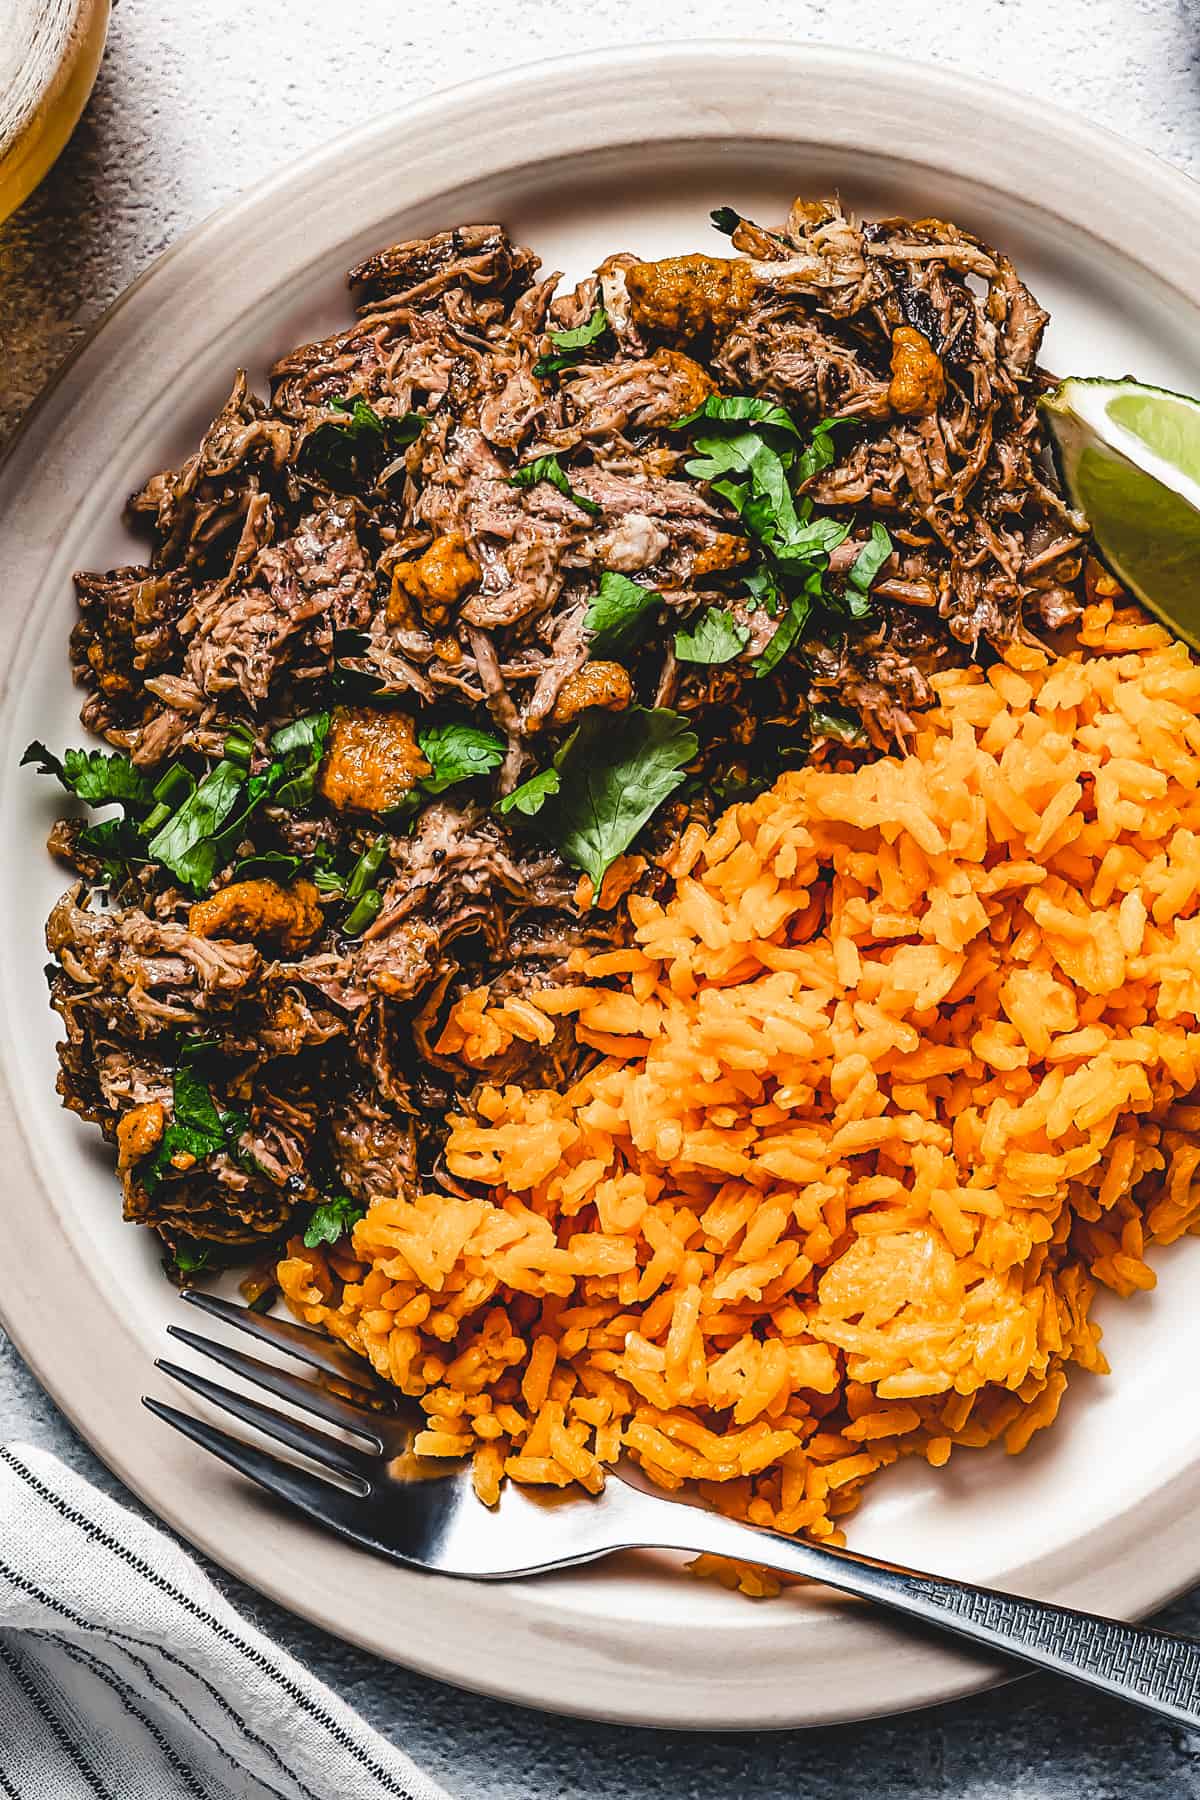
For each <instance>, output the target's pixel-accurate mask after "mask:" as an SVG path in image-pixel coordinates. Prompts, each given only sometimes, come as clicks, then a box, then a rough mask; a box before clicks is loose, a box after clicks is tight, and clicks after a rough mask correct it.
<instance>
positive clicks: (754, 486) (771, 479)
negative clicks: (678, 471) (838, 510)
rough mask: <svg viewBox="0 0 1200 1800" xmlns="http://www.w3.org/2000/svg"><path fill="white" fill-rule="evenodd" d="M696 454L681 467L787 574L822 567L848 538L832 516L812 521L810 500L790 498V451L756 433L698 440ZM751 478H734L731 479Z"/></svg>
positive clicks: (800, 575)
mask: <svg viewBox="0 0 1200 1800" xmlns="http://www.w3.org/2000/svg"><path fill="white" fill-rule="evenodd" d="M693 448H694V449H695V450H696V451H697V453H698V454H697V455H696V456H694V457H693V458H692V459H691V461H690V462H688V463H687V464H686V465H685V467H686V468H687V472H688V474H689V475H695V476H696V477H697V478H698V479H699V480H701V481H707V482H709V483H710V484H711V486H712V488H713V492H714V493H717V494H720V496H721V497H722V499H724V500H728V502H729V504H730V505H731V506H732V507H733V508H734V510H735V511H736V512H737V513H739V514H740V516H741V518H742V520H743V522H744V523H745V526H746V529H747V530H748V531H749V532H750V534H751V536H752V537H754V538H757V540H758V542H759V543H760V544H761V545H762V547H763V549H764V550H765V551H766V552H767V554H768V555H769V556H770V557H771V559H772V561H773V562H774V563H775V564H776V565H777V566H778V567H779V568H780V569H781V570H782V571H783V572H784V573H786V574H789V575H792V576H795V577H798V578H799V577H803V576H805V575H807V574H809V573H810V572H811V571H812V569H813V568H814V567H815V566H820V567H824V565H825V562H826V560H827V558H828V555H829V552H830V551H831V550H832V549H834V548H835V547H836V546H837V545H838V544H840V543H841V542H842V541H843V539H845V538H846V537H847V536H848V535H849V527H848V526H846V525H843V524H841V523H839V521H838V520H837V519H832V518H827V517H823V518H814V517H813V511H812V502H811V500H807V499H803V500H801V501H800V502H799V503H797V502H796V500H795V499H794V498H793V495H792V487H791V479H790V473H791V465H792V463H793V460H794V458H793V453H792V452H791V451H790V450H785V451H783V452H781V451H779V450H777V449H776V448H775V446H774V445H773V444H771V443H769V442H768V441H767V439H766V438H765V437H763V436H761V435H759V433H757V432H756V431H749V430H747V431H740V432H733V433H730V434H729V435H727V436H723V437H707V436H705V437H697V438H696V439H695V442H694V445H693ZM735 476H740V477H747V476H748V477H749V479H748V480H744V479H742V480H735V479H733V477H735Z"/></svg>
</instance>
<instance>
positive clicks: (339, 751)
mask: <svg viewBox="0 0 1200 1800" xmlns="http://www.w3.org/2000/svg"><path fill="white" fill-rule="evenodd" d="M429 773H430V765H429V763H428V762H427V761H426V760H425V757H424V756H423V755H422V754H421V747H420V745H419V744H418V743H417V733H416V727H415V726H414V724H413V722H412V720H411V719H410V718H409V716H408V714H407V713H402V712H384V711H382V710H381V709H380V708H378V707H373V706H338V707H335V708H334V712H333V718H332V720H331V721H330V726H329V738H328V741H327V744H326V751H325V760H324V762H323V763H322V765H321V774H320V777H319V786H320V789H321V792H322V794H324V796H325V798H326V800H328V802H329V804H330V806H333V807H336V808H337V810H338V811H339V812H367V813H386V812H390V811H391V810H392V808H393V807H395V806H399V805H400V803H401V802H402V801H403V799H404V798H405V796H406V795H407V794H408V793H410V792H411V791H412V789H413V788H414V787H415V786H416V785H417V783H418V781H420V780H421V779H422V778H423V777H424V776H426V775H428V774H429Z"/></svg>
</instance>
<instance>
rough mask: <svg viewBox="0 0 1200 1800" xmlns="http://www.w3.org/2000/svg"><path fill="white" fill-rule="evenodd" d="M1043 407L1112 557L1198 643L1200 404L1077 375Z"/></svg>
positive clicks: (1065, 476)
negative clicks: (1195, 474)
mask: <svg viewBox="0 0 1200 1800" xmlns="http://www.w3.org/2000/svg"><path fill="white" fill-rule="evenodd" d="M1041 408H1042V412H1043V416H1044V417H1045V420H1046V423H1047V425H1048V426H1049V429H1050V433H1051V438H1052V442H1053V446H1054V453H1055V460H1056V462H1057V465H1058V471H1059V475H1060V477H1061V480H1062V483H1063V487H1064V488H1065V490H1066V493H1067V497H1068V499H1069V500H1070V501H1071V504H1072V505H1073V506H1075V507H1076V508H1078V509H1079V510H1080V511H1081V512H1083V513H1084V514H1085V516H1086V517H1087V520H1088V523H1089V524H1090V526H1091V529H1092V533H1093V535H1094V537H1095V540H1096V544H1097V547H1098V548H1099V550H1100V552H1101V554H1102V555H1103V557H1104V560H1105V561H1106V562H1107V563H1108V565H1109V567H1110V568H1111V569H1112V570H1113V573H1114V574H1115V575H1116V576H1117V578H1118V579H1119V580H1120V581H1121V582H1122V584H1123V585H1124V586H1125V587H1126V588H1128V589H1129V591H1130V592H1131V593H1133V594H1134V595H1136V597H1137V598H1138V599H1139V600H1141V601H1142V602H1143V603H1144V604H1145V605H1146V606H1148V607H1149V608H1150V609H1151V611H1153V612H1154V613H1156V614H1157V615H1158V617H1159V618H1161V619H1162V620H1163V622H1164V623H1165V624H1167V625H1169V626H1170V627H1171V629H1172V630H1173V631H1175V632H1176V633H1177V634H1178V635H1179V636H1180V637H1182V638H1184V639H1186V641H1187V642H1188V643H1189V644H1191V645H1192V646H1193V647H1194V648H1197V649H1200V480H1197V479H1196V478H1195V476H1194V475H1193V474H1192V473H1191V470H1193V469H1195V470H1197V471H1200V401H1196V400H1194V399H1193V398H1191V396H1189V395H1187V394H1179V393H1175V392H1173V391H1172V390H1170V389H1168V388H1155V387H1150V386H1149V385H1147V384H1144V383H1140V382H1135V381H1132V380H1128V379H1127V380H1117V381H1114V380H1110V379H1106V378H1102V377H1081V376H1072V377H1070V378H1069V379H1067V380H1066V381H1063V382H1060V384H1059V386H1058V387H1057V388H1055V389H1054V391H1053V392H1052V393H1050V394H1047V395H1046V396H1044V398H1043V400H1042V401H1041ZM1126 421H1132V422H1135V423H1136V424H1137V425H1138V427H1139V429H1137V430H1135V429H1132V428H1131V424H1130V423H1128V422H1126ZM1164 449H1168V450H1169V451H1170V454H1164Z"/></svg>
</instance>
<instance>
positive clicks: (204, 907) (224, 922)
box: [188, 878, 322, 955]
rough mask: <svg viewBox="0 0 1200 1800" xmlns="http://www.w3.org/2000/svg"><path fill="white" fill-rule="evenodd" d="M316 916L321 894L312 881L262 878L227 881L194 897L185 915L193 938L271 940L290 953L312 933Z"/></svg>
mask: <svg viewBox="0 0 1200 1800" xmlns="http://www.w3.org/2000/svg"><path fill="white" fill-rule="evenodd" d="M321 920H322V913H321V904H320V898H319V896H318V893H317V890H316V888H315V887H314V886H313V884H312V882H311V881H297V882H294V883H293V884H292V886H291V887H288V888H285V887H281V886H280V885H279V883H278V882H277V881H270V880H267V879H265V878H263V879H260V880H255V881H234V882H231V883H230V885H229V886H228V887H224V888H221V889H220V890H219V891H218V892H217V893H215V894H210V895H209V896H208V898H207V899H206V900H198V901H197V902H196V904H195V905H194V906H193V907H192V908H191V910H190V912H189V913H188V930H189V931H191V932H192V933H193V934H194V935H195V936H196V937H203V938H237V939H239V940H241V941H243V942H244V941H247V940H249V941H253V940H254V939H255V938H260V937H262V938H274V939H276V940H277V941H278V943H279V947H280V949H281V950H283V951H285V952H286V953H287V954H289V955H292V954H294V953H295V952H296V951H298V950H302V949H303V948H304V946H305V944H307V943H308V941H309V939H310V938H313V937H315V936H316V934H317V932H318V931H319V930H320V929H321Z"/></svg>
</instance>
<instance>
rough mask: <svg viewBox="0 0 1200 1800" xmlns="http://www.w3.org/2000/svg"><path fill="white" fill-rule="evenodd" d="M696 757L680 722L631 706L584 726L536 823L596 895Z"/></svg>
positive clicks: (692, 740) (672, 716)
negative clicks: (587, 878)
mask: <svg viewBox="0 0 1200 1800" xmlns="http://www.w3.org/2000/svg"><path fill="white" fill-rule="evenodd" d="M698 749H699V744H698V741H697V738H696V734H695V732H694V731H693V730H692V729H691V727H690V725H689V724H688V722H687V720H686V719H684V718H683V717H681V715H680V714H679V713H675V712H670V711H668V710H666V709H665V708H660V709H657V710H655V711H649V710H647V709H646V708H645V707H642V706H631V707H629V708H628V709H627V710H626V711H625V712H623V713H620V714H618V715H617V716H616V717H615V718H613V717H610V716H607V715H606V716H605V717H603V718H600V717H598V716H597V715H596V714H595V713H591V714H589V715H588V716H587V717H586V718H585V719H584V721H583V724H582V725H581V727H580V728H579V731H578V733H577V734H576V737H575V738H574V740H573V742H572V743H571V745H570V747H569V748H568V750H567V751H566V753H565V754H564V755H563V757H562V760H561V762H560V763H559V766H558V769H557V774H558V777H559V781H558V787H557V789H556V790H554V792H553V795H552V798H551V801H550V803H549V804H547V805H545V807H544V810H543V813H542V817H543V819H544V821H545V827H546V830H547V832H548V834H549V836H550V838H551V841H552V842H553V843H554V844H555V845H556V846H557V848H558V850H559V852H560V853H561V855H562V856H564V857H565V858H566V860H567V861H568V862H569V863H573V864H574V866H575V867H576V868H577V869H583V870H584V871H585V873H586V874H588V875H590V876H591V878H592V887H593V889H594V891H595V892H596V893H599V891H600V884H601V882H602V881H603V879H604V874H605V871H606V870H607V869H608V867H609V866H610V864H612V863H613V862H615V861H616V859H617V857H618V856H620V855H621V854H622V853H623V852H624V851H625V850H627V849H628V848H629V846H630V844H632V842H633V840H634V839H635V838H636V837H637V834H638V832H639V831H640V830H641V829H642V827H643V825H645V824H646V822H647V820H648V819H649V818H650V817H651V815H652V814H653V813H654V812H656V811H657V809H658V807H659V806H660V805H661V804H662V802H663V801H664V800H666V799H667V798H668V797H669V796H670V795H671V794H673V793H674V792H675V789H676V788H677V787H679V786H680V784H681V783H682V781H683V779H684V770H685V769H686V767H687V765H688V763H690V762H691V761H692V759H693V758H694V757H695V755H696V754H697V751H698ZM510 797H511V796H510Z"/></svg>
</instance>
